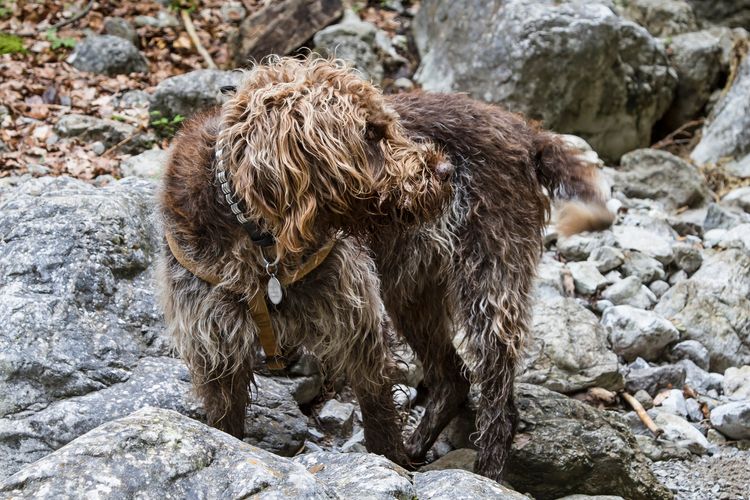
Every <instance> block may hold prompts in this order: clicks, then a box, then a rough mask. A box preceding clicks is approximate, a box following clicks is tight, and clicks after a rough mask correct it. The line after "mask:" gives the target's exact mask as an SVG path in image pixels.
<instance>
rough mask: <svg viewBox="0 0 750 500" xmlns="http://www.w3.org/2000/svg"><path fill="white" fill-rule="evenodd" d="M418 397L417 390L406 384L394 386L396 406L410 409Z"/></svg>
mask: <svg viewBox="0 0 750 500" xmlns="http://www.w3.org/2000/svg"><path fill="white" fill-rule="evenodd" d="M416 399H417V390H416V389H415V388H414V387H409V386H408V385H405V384H396V385H394V386H393V403H394V404H395V405H396V408H399V409H408V408H410V407H411V405H412V404H413V403H414V401H415V400H416Z"/></svg>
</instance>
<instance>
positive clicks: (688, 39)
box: [660, 30, 722, 131]
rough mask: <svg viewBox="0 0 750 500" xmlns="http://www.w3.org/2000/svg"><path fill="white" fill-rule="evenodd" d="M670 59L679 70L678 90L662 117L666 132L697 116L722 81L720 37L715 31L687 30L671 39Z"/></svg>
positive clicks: (661, 124)
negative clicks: (687, 31) (689, 31)
mask: <svg viewBox="0 0 750 500" xmlns="http://www.w3.org/2000/svg"><path fill="white" fill-rule="evenodd" d="M669 50H670V61H671V62H672V66H673V67H674V68H675V70H676V71H677V78H678V83H677V91H676V92H675V97H674V100H673V101H672V105H671V106H670V107H669V109H668V110H667V112H666V114H665V115H664V117H663V118H662V120H661V123H660V126H661V129H662V130H664V131H672V130H676V129H677V128H679V127H680V126H682V125H684V124H685V123H686V122H688V121H689V120H691V119H693V118H695V117H696V116H698V115H699V114H700V113H701V111H703V108H704V107H705V106H706V103H707V102H708V100H709V98H710V97H711V93H712V92H713V91H714V90H716V88H717V87H718V84H719V76H720V73H721V70H722V65H721V57H722V51H721V40H720V39H719V37H718V36H716V35H715V34H714V33H713V32H712V31H708V30H706V31H698V32H695V33H685V34H684V35H678V36H675V37H674V38H672V39H671V43H670V44H669Z"/></svg>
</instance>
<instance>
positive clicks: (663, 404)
mask: <svg viewBox="0 0 750 500" xmlns="http://www.w3.org/2000/svg"><path fill="white" fill-rule="evenodd" d="M664 394H666V396H665V397H662V398H659V399H661V401H660V402H659V405H658V406H659V408H660V409H661V410H664V411H666V412H669V413H671V414H672V415H679V416H680V417H682V418H685V417H687V415H688V410H687V404H686V402H685V396H683V395H682V391H681V390H679V389H670V390H668V391H665V392H664V393H660V394H659V396H663V395H664Z"/></svg>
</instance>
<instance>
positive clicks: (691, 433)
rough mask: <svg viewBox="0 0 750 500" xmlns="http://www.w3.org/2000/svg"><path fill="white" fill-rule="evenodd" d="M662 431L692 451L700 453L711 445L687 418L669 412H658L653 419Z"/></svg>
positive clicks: (667, 436) (667, 437)
mask: <svg viewBox="0 0 750 500" xmlns="http://www.w3.org/2000/svg"><path fill="white" fill-rule="evenodd" d="M654 422H655V423H656V425H658V426H659V427H661V428H662V430H663V431H664V435H663V437H664V438H665V439H668V440H670V441H673V442H674V443H675V444H677V445H678V446H681V447H683V448H687V449H688V450H690V451H691V452H693V453H696V454H698V455H702V454H704V453H706V451H707V450H708V448H709V447H710V446H711V445H710V443H709V442H708V440H707V439H706V437H705V436H704V435H703V434H701V432H700V431H699V430H698V429H696V428H695V427H693V426H692V425H691V424H690V423H689V422H688V421H687V420H685V419H684V418H682V417H679V416H677V415H673V414H671V413H666V412H659V413H658V414H657V415H656V418H655V419H654Z"/></svg>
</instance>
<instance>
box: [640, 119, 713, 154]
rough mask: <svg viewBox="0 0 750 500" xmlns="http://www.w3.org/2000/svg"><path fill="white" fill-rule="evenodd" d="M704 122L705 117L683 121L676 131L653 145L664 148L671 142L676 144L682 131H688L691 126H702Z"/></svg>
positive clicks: (655, 147)
mask: <svg viewBox="0 0 750 500" xmlns="http://www.w3.org/2000/svg"><path fill="white" fill-rule="evenodd" d="M703 122H705V120H704V119H703V118H698V119H697V120H691V121H689V122H686V123H683V124H682V125H681V126H680V128H678V129H677V130H675V131H674V132H670V134H669V135H668V136H666V137H665V138H664V139H662V140H660V141H659V142H657V143H656V144H653V145H652V146H651V147H652V148H653V149H663V148H665V147H667V146H669V145H671V144H675V143H677V142H678V141H679V140H680V139H677V136H678V135H680V134H682V133H686V132H687V131H688V130H689V129H691V128H697V127H700V126H701V125H703ZM688 142H689V140H688Z"/></svg>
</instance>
